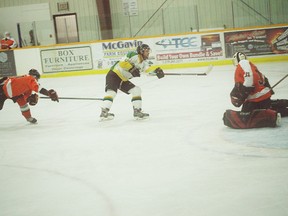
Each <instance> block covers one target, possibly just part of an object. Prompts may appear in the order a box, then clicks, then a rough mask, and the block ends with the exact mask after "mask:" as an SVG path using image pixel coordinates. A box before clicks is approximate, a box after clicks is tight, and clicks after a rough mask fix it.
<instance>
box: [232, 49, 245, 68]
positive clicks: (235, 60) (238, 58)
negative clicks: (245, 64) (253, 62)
mask: <svg viewBox="0 0 288 216" xmlns="http://www.w3.org/2000/svg"><path fill="white" fill-rule="evenodd" d="M244 59H247V57H246V55H245V54H244V53H242V52H236V53H235V54H234V55H233V60H232V61H233V65H234V66H237V65H238V64H239V62H240V61H241V60H244Z"/></svg>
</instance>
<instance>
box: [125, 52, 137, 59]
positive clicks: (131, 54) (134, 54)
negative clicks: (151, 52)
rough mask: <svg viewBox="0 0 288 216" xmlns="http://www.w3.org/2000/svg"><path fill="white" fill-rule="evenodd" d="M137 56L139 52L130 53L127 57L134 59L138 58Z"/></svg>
mask: <svg viewBox="0 0 288 216" xmlns="http://www.w3.org/2000/svg"><path fill="white" fill-rule="evenodd" d="M136 55H138V53H137V52H135V51H129V52H128V53H127V55H126V56H127V57H128V58H132V57H133V56H136Z"/></svg>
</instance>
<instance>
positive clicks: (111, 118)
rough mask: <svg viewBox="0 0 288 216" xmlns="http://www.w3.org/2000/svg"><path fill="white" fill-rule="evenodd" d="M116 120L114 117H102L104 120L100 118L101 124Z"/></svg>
mask: <svg viewBox="0 0 288 216" xmlns="http://www.w3.org/2000/svg"><path fill="white" fill-rule="evenodd" d="M113 119H114V116H110V117H107V118H104V117H102V118H100V120H99V121H100V122H104V121H111V120H113Z"/></svg>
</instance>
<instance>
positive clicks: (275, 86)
mask: <svg viewBox="0 0 288 216" xmlns="http://www.w3.org/2000/svg"><path fill="white" fill-rule="evenodd" d="M287 76H288V74H286V75H285V76H284V77H283V78H282V79H280V80H279V81H278V82H277V83H275V84H274V85H273V86H272V87H271V89H273V88H275V87H276V86H277V85H278V84H279V83H280V82H282V81H283V80H284V79H285V78H286V77H287Z"/></svg>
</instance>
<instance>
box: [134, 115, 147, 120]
mask: <svg viewBox="0 0 288 216" xmlns="http://www.w3.org/2000/svg"><path fill="white" fill-rule="evenodd" d="M134 119H135V120H137V121H141V120H145V119H149V116H145V117H142V118H140V117H134Z"/></svg>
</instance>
